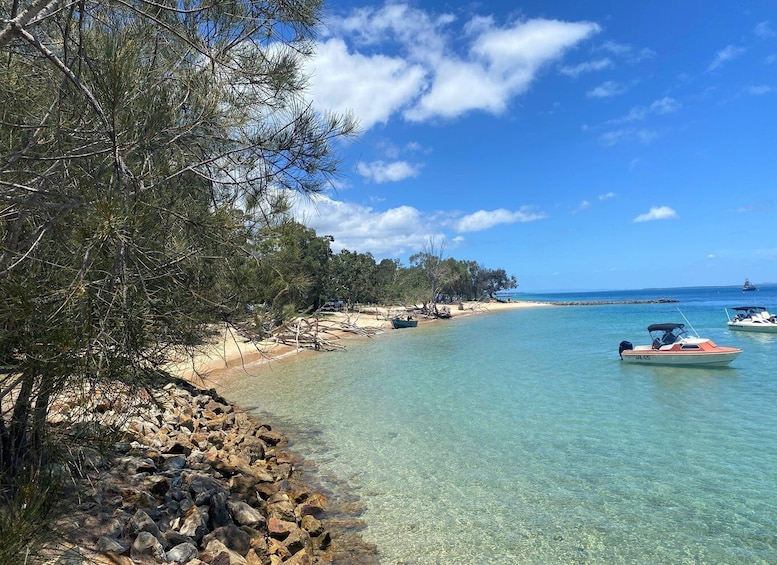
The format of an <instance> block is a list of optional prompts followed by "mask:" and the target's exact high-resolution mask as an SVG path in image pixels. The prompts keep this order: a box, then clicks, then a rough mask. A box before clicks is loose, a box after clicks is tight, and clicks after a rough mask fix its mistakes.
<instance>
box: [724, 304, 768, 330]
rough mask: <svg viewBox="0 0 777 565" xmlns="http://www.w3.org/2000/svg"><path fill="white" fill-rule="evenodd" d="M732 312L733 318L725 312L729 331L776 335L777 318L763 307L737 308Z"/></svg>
mask: <svg viewBox="0 0 777 565" xmlns="http://www.w3.org/2000/svg"><path fill="white" fill-rule="evenodd" d="M732 310H734V312H736V313H735V314H734V317H733V318H731V317H730V316H729V315H728V310H726V317H727V318H728V327H729V329H730V330H740V331H745V332H768V333H777V316H773V315H772V314H770V313H769V312H768V311H767V310H766V308H764V307H763V306H738V307H736V308H732Z"/></svg>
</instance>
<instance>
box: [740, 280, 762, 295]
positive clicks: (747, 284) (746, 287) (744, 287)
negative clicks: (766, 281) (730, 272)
mask: <svg viewBox="0 0 777 565" xmlns="http://www.w3.org/2000/svg"><path fill="white" fill-rule="evenodd" d="M748 290H758V287H757V286H755V285H754V284H753V283H751V282H750V279H745V284H743V285H742V292H746V291H748Z"/></svg>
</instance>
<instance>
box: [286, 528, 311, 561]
mask: <svg viewBox="0 0 777 565" xmlns="http://www.w3.org/2000/svg"><path fill="white" fill-rule="evenodd" d="M283 545H285V546H286V547H287V548H288V549H289V552H291V554H292V555H294V554H296V553H298V552H300V551H311V549H312V548H311V543H310V534H308V533H307V532H306V531H305V530H303V529H301V528H298V527H297V526H296V524H295V525H294V527H293V528H292V529H291V531H290V532H289V535H288V536H286V539H284V540H283ZM311 553H312V551H311Z"/></svg>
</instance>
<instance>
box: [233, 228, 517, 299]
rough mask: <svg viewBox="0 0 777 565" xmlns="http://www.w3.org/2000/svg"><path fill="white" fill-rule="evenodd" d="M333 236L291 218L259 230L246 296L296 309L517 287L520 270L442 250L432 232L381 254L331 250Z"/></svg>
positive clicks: (468, 295) (471, 295)
mask: <svg viewBox="0 0 777 565" xmlns="http://www.w3.org/2000/svg"><path fill="white" fill-rule="evenodd" d="M332 243H333V239H332V238H331V236H326V235H325V236H319V235H317V234H316V232H315V230H313V229H310V228H307V227H305V226H304V225H302V224H300V223H297V222H295V221H292V220H286V221H284V222H283V223H282V224H281V225H279V226H275V227H267V228H265V229H264V230H262V231H261V232H260V234H259V241H258V243H257V244H256V250H255V252H254V254H253V259H254V261H255V262H254V266H253V269H252V271H253V272H252V273H251V275H250V276H247V277H246V281H245V283H244V285H243V287H242V289H241V291H242V292H241V294H242V295H243V299H244V300H245V301H246V303H247V304H262V305H264V307H265V308H267V309H271V310H273V311H275V312H279V313H280V312H283V311H284V310H285V311H286V312H287V313H289V314H291V313H296V312H304V311H312V310H316V309H318V308H320V307H321V306H322V305H323V304H324V303H325V302H326V301H327V300H330V299H336V300H340V301H343V302H344V303H346V304H351V305H354V304H376V303H377V304H405V305H410V304H416V305H425V306H427V307H429V306H430V305H432V304H434V303H435V302H437V301H440V300H442V301H445V300H482V299H484V298H488V297H489V296H491V295H493V294H494V293H495V292H498V291H500V290H507V289H511V288H515V287H516V286H517V285H518V283H517V281H516V278H515V276H513V275H508V274H507V273H506V272H505V270H504V269H490V268H486V267H485V266H483V265H482V264H479V263H477V262H476V261H462V260H457V259H454V258H451V257H448V258H446V257H444V249H443V246H442V245H439V246H437V245H435V243H434V241H433V240H430V241H429V242H428V243H427V244H426V245H425V246H424V249H423V250H422V251H420V252H418V253H416V254H414V255H412V256H411V257H410V258H409V263H408V264H406V265H405V264H402V263H401V262H400V261H398V260H395V259H383V260H381V261H376V260H375V258H374V257H373V256H372V254H370V253H359V252H357V251H349V250H347V249H343V250H341V251H340V252H339V253H333V251H332V249H331V244H332Z"/></svg>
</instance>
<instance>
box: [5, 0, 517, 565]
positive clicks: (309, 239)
mask: <svg viewBox="0 0 777 565" xmlns="http://www.w3.org/2000/svg"><path fill="white" fill-rule="evenodd" d="M320 11H321V2H320V0H290V1H288V2H266V1H252V0H215V1H214V2H211V3H208V4H203V3H200V2H198V1H196V0H193V1H183V2H156V1H150V0H129V1H123V2H115V1H112V0H92V1H87V2H78V3H61V2H59V1H57V0H50V1H46V0H38V1H36V2H27V3H25V2H23V1H21V0H14V1H13V2H4V3H2V4H0V85H2V88H0V238H1V242H0V246H1V247H0V320H2V331H1V332H0V562H4V563H5V562H16V559H17V557H16V556H17V555H18V554H19V553H18V552H20V551H22V550H23V548H25V547H26V546H27V545H28V544H29V542H30V540H31V539H32V537H33V536H34V535H35V533H36V531H37V532H38V533H39V532H40V531H41V530H40V528H33V527H30V524H32V523H33V522H34V521H35V520H40V519H41V518H42V516H44V515H45V514H46V512H47V509H48V505H49V503H50V501H51V495H52V493H53V492H55V491H54V490H53V489H52V488H51V487H52V484H53V481H52V480H50V478H48V475H46V473H47V470H48V469H50V468H51V463H52V462H53V460H52V457H53V455H54V454H55V452H54V451H53V450H52V449H51V445H52V443H51V441H50V438H49V437H48V436H47V433H48V429H47V426H46V420H47V416H48V412H49V409H50V406H51V401H52V399H53V398H54V397H55V396H56V395H58V394H60V393H61V392H62V391H64V390H71V389H74V388H78V387H81V386H84V387H86V385H91V384H94V383H105V382H112V381H117V380H118V381H122V382H125V383H130V384H131V385H133V386H145V385H147V384H148V383H151V382H152V381H153V380H154V378H155V377H156V376H158V366H159V364H160V362H161V361H162V360H163V359H164V358H165V357H166V356H167V355H168V354H169V352H170V349H171V348H188V347H190V346H192V345H195V344H196V343H197V342H198V340H200V339H201V338H202V337H203V335H204V331H205V328H206V327H207V324H209V323H211V322H213V321H214V320H221V319H224V318H229V317H231V316H237V315H240V313H241V312H244V310H245V307H246V305H247V304H257V303H261V304H264V305H266V307H267V309H268V310H269V311H270V312H271V313H272V314H273V316H274V318H275V319H276V320H278V321H280V320H282V319H283V318H284V317H285V316H289V315H292V314H296V313H299V312H305V311H310V310H313V309H316V308H318V307H319V306H320V305H321V304H322V303H323V301H325V300H326V299H328V298H331V297H337V298H341V299H343V300H345V301H347V302H350V303H357V302H360V303H363V302H421V303H426V304H429V303H434V302H435V301H436V300H437V298H438V296H440V295H443V294H446V295H450V296H457V297H461V298H465V299H472V298H478V297H481V296H482V295H483V294H484V293H485V294H488V293H491V292H494V291H496V290H499V289H502V288H511V287H514V286H515V279H514V278H513V277H510V276H507V275H506V273H505V272H504V271H503V270H491V269H487V268H485V267H483V266H481V265H478V264H477V263H475V262H472V261H457V260H454V259H445V258H444V257H443V254H442V252H441V250H440V249H435V247H434V245H433V243H432V242H430V245H429V247H428V249H426V250H424V251H423V252H422V253H419V254H417V255H415V256H413V257H412V258H411V259H410V264H409V265H407V266H403V265H401V264H400V263H399V262H397V261H392V260H388V259H384V260H382V261H380V262H376V261H375V260H374V258H373V257H372V256H371V255H370V254H366V253H358V252H355V251H346V250H343V251H341V252H339V253H337V254H334V253H333V252H332V250H331V243H332V239H331V238H330V237H328V236H326V235H318V234H316V233H315V232H314V231H313V230H311V229H309V228H306V227H305V226H303V225H301V224H299V223H296V222H294V221H292V220H290V219H289V216H288V211H289V204H288V202H287V200H286V198H285V197H284V194H285V191H295V192H298V193H302V194H305V195H308V196H310V195H315V194H316V193H317V192H319V191H320V190H321V189H322V188H323V187H324V186H325V185H326V183H327V182H328V181H329V180H330V177H331V176H332V175H334V174H335V173H336V172H337V170H338V168H337V167H338V163H337V159H336V156H335V155H334V153H333V151H332V145H333V143H332V142H333V141H334V140H336V139H339V138H344V137H348V136H351V135H352V134H353V133H354V132H355V124H354V122H353V120H351V119H350V117H349V116H329V115H321V114H318V113H316V112H314V111H313V109H312V108H311V107H310V105H309V104H308V103H307V102H306V101H305V99H304V97H303V94H304V87H305V77H304V76H302V75H301V73H300V66H301V62H302V60H303V59H304V58H305V57H307V56H309V55H310V53H311V48H312V47H311V45H312V43H311V41H312V38H313V37H312V33H313V30H314V28H315V25H316V24H317V22H318V18H319V15H320Z"/></svg>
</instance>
